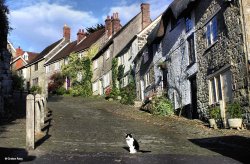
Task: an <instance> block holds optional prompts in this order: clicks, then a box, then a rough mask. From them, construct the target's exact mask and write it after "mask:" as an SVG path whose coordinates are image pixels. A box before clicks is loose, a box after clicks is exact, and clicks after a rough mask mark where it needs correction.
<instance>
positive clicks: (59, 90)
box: [56, 87, 67, 95]
mask: <svg viewBox="0 0 250 164" xmlns="http://www.w3.org/2000/svg"><path fill="white" fill-rule="evenodd" d="M66 92H67V90H66V89H65V88H64V87H60V88H58V89H57V90H56V94H57V95H64V94H66Z"/></svg>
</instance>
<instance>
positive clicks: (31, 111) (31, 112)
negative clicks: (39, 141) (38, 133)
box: [26, 94, 35, 150]
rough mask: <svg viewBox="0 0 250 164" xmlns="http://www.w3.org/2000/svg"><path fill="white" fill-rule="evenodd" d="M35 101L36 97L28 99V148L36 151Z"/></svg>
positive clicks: (31, 96)
mask: <svg viewBox="0 0 250 164" xmlns="http://www.w3.org/2000/svg"><path fill="white" fill-rule="evenodd" d="M34 119H35V101H34V96H33V95H31V94H29V95H27V97H26V148H27V149H28V150H31V149H33V150H34V149H35V122H34Z"/></svg>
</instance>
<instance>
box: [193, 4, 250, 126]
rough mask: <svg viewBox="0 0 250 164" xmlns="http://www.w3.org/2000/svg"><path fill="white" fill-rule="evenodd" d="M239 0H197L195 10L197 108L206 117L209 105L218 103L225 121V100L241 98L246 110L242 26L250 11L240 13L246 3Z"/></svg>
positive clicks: (246, 97)
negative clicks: (199, 0) (200, 0)
mask: <svg viewBox="0 0 250 164" xmlns="http://www.w3.org/2000/svg"><path fill="white" fill-rule="evenodd" d="M242 2H243V1H241V0H234V1H225V0H207V1H202V2H198V4H197V7H196V10H195V17H196V19H195V24H196V38H195V41H196V52H197V61H198V68H199V71H198V73H197V99H198V104H197V107H198V112H199V115H200V117H201V118H203V117H206V111H207V109H208V107H209V106H210V105H211V104H218V105H219V106H220V108H221V115H222V118H223V120H224V124H226V117H227V115H226V112H225V110H226V105H227V103H228V102H230V101H237V102H240V104H241V106H243V107H245V109H246V110H247V108H248V110H249V93H248V92H249V89H248V77H249V74H248V70H247V63H248V57H249V53H248V51H247V46H248V45H247V44H246V43H247V41H246V38H247V37H248V36H249V31H245V30H244V29H246V27H247V26H246V27H245V28H244V25H248V24H247V23H244V19H246V18H249V13H245V15H243V13H242V9H244V8H245V7H247V6H245V5H244V4H242ZM243 5H244V6H243ZM248 7H249V6H248ZM243 11H246V10H243Z"/></svg>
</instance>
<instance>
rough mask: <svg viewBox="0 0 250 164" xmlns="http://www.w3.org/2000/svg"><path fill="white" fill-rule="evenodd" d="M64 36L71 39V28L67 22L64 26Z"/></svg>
mask: <svg viewBox="0 0 250 164" xmlns="http://www.w3.org/2000/svg"><path fill="white" fill-rule="evenodd" d="M63 37H64V38H65V39H66V40H70V28H69V27H68V26H67V25H66V24H65V25H64V26H63Z"/></svg>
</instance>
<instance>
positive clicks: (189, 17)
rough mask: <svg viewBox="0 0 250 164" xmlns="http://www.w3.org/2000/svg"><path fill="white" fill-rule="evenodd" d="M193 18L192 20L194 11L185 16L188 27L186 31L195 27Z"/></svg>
mask: <svg viewBox="0 0 250 164" xmlns="http://www.w3.org/2000/svg"><path fill="white" fill-rule="evenodd" d="M193 23H194V22H193V20H192V13H189V14H188V15H186V16H185V27H186V32H189V31H191V30H192V28H193V26H194V25H193Z"/></svg>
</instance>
